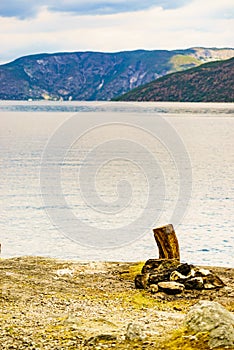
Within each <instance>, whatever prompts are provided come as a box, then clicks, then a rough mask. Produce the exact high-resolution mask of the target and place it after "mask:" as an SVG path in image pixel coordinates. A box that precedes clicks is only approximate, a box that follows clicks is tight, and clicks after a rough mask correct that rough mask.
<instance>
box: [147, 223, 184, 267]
mask: <svg viewBox="0 0 234 350" xmlns="http://www.w3.org/2000/svg"><path fill="white" fill-rule="evenodd" d="M153 232H154V238H155V240H156V243H157V246H158V250H159V259H177V260H179V261H180V249H179V243H178V240H177V237H176V233H175V230H174V227H173V225H171V224H169V225H166V226H162V227H159V228H155V229H153Z"/></svg>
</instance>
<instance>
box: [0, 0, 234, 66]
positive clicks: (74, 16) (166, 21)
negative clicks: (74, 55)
mask: <svg viewBox="0 0 234 350" xmlns="http://www.w3.org/2000/svg"><path fill="white" fill-rule="evenodd" d="M0 1H1V2H0V28H1V31H0V42H1V51H0V63H3V62H8V61H10V60H13V59H15V58H17V57H20V56H23V55H28V54H33V53H38V52H58V51H86V50H90V51H108V52H112V51H122V50H134V49H168V50H172V49H178V48H189V47H193V46H203V47H233V46H234V43H233V31H234V22H233V8H234V6H233V0H175V1H174V0H171V1H169V0H37V1H35V0H0Z"/></svg>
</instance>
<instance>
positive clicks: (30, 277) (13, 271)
mask: <svg viewBox="0 0 234 350" xmlns="http://www.w3.org/2000/svg"><path fill="white" fill-rule="evenodd" d="M142 265H143V264H142V263H115V262H113V263H110V262H87V263H85V262H83V263H82V262H74V261H60V260H54V259H46V258H37V257H23V258H14V259H0V283H1V294H0V303H1V318H0V338H1V349H50V350H53V349H60V350H61V349H111V348H113V349H157V350H160V349H178V348H179V349H186V350H189V349H208V346H207V342H206V340H205V339H203V340H204V341H203V340H201V339H200V340H199V341H200V342H201V341H202V342H201V343H199V341H198V340H194V339H192V337H191V336H186V333H185V331H184V330H183V320H184V317H185V314H186V313H187V312H188V310H189V308H190V306H192V305H194V304H196V303H197V301H199V300H200V299H207V300H214V301H218V302H219V303H221V304H222V305H223V306H225V307H226V308H227V309H228V310H229V311H232V312H233V311H234V278H233V277H234V269H230V268H218V267H217V268H209V269H210V270H212V271H213V272H215V273H216V274H217V275H218V276H219V277H220V278H221V279H222V280H223V282H224V283H225V284H226V286H225V287H224V288H221V289H219V290H213V291H210V290H203V291H184V292H183V293H182V294H178V295H174V296H173V295H167V294H164V293H162V292H160V293H156V294H151V293H150V291H148V290H136V289H135V287H134V277H135V275H136V274H137V273H139V272H140V270H141V268H142ZM181 327H182V328H181ZM176 329H179V330H178V331H177V330H176ZM181 337H183V342H182V343H181V342H180V345H178V341H179V340H181V339H182V338H181ZM181 344H183V346H182V345H181Z"/></svg>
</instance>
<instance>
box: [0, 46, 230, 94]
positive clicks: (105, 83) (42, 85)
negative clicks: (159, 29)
mask: <svg viewBox="0 0 234 350" xmlns="http://www.w3.org/2000/svg"><path fill="white" fill-rule="evenodd" d="M233 56H234V49H204V48H191V49H187V50H174V51H167V50H154V51H145V50H137V51H126V52H117V53H100V52H75V53H55V54H39V55H32V56H25V57H21V58H19V59H17V60H15V61H13V62H10V63H8V64H4V65H1V66H0V99H2V100H7V99H9V100H21V99H22V100H27V99H54V100H58V99H64V100H69V99H73V100H110V99H111V98H113V97H115V96H119V95H121V94H123V93H125V92H127V91H129V90H131V89H133V88H135V87H138V86H140V85H142V84H145V83H148V82H150V81H152V80H155V79H157V78H159V77H161V76H164V75H166V74H168V73H171V72H174V71H179V70H184V69H187V68H191V67H195V66H198V65H200V64H202V63H203V62H206V61H212V60H215V59H221V58H230V57H233Z"/></svg>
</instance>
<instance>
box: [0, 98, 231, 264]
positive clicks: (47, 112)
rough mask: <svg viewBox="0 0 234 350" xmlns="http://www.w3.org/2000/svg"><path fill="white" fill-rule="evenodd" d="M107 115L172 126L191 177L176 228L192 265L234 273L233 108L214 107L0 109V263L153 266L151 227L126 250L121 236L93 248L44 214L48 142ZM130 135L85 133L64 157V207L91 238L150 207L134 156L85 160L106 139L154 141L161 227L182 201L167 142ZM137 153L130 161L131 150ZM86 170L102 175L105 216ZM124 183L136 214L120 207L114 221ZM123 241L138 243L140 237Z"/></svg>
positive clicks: (43, 105) (14, 105) (36, 105)
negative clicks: (84, 190) (30, 258)
mask: <svg viewBox="0 0 234 350" xmlns="http://www.w3.org/2000/svg"><path fill="white" fill-rule="evenodd" d="M102 113H103V114H105V115H109V116H110V121H111V122H113V120H116V122H118V116H121V115H123V114H125V115H129V118H130V119H129V121H131V114H132V115H133V114H134V115H137V116H138V117H140V118H142V120H143V121H144V123H145V126H146V128H148V129H150V125H147V123H149V117H150V122H152V120H154V118H158V117H159V116H160V117H161V118H164V119H165V120H166V122H167V123H168V124H169V125H170V126H171V127H172V128H173V129H174V131H175V132H176V134H177V135H178V137H179V138H180V140H181V141H182V143H183V145H184V149H185V150H186V152H187V153H188V155H189V159H190V164H191V171H192V178H191V185H192V190H191V193H190V202H189V204H188V205H187V206H186V211H185V213H184V216H183V219H182V220H181V221H180V222H179V223H178V224H177V225H176V232H177V236H178V239H179V244H180V249H181V258H182V260H183V261H186V262H190V263H196V264H203V265H219V266H231V267H233V265H234V260H233V257H234V232H233V223H234V212H233V201H234V187H233V174H234V154H233V148H234V138H233V135H234V118H233V117H234V106H233V105H232V104H213V103H210V104H199V103H198V104H196V103H192V104H191V103H112V102H1V105H0V121H1V132H0V146H1V147H0V153H1V175H0V177H1V182H0V186H1V188H0V196H1V219H0V243H1V244H2V254H1V256H2V257H14V256H22V255H38V256H50V257H56V258H63V259H80V260H112V261H121V260H124V261H135V260H146V259H148V258H153V257H157V256H158V252H157V247H156V244H155V242H154V239H153V235H152V230H151V229H152V227H149V229H148V231H147V232H145V233H144V234H143V235H141V236H137V237H135V240H132V239H129V242H128V243H127V244H124V245H123V244H120V245H121V246H119V245H118V237H116V238H115V239H116V242H115V243H116V244H115V247H112V248H109V249H100V248H99V249H95V247H89V245H90V244H87V246H84V245H81V244H79V242H77V241H74V240H71V239H70V238H69V237H67V236H66V235H64V234H63V233H61V232H60V231H59V230H58V228H57V227H56V225H54V223H53V222H51V220H50V218H49V217H48V215H47V209H48V208H46V205H47V204H46V203H45V202H44V200H43V198H42V195H41V183H40V171H41V159H42V155H43V150H44V149H45V146H46V144H47V142H48V141H49V140H50V138H51V137H52V135H53V134H54V132H55V130H56V129H57V128H58V127H59V128H62V127H63V124H64V123H65V121H67V120H69V118H71V117H72V116H74V114H77V115H78V117H79V118H80V120H81V124H82V120H87V118H99V116H100V115H101V114H102ZM155 120H156V119H155ZM118 127H119V128H120V129H118ZM126 128H127V126H126ZM97 129H98V128H97ZM129 130H130V129H126V130H125V129H124V127H123V126H116V125H114V126H113V129H108V130H107V129H106V130H105V128H104V130H103V131H100V130H95V131H94V132H93V134H90V135H83V139H78V140H76V142H75V143H74V144H73V145H72V147H71V149H69V150H67V153H66V159H63V162H62V164H61V186H62V189H63V193H64V196H65V198H66V201H67V204H68V206H69V208H70V210H71V211H72V212H73V213H74V215H75V216H77V217H78V218H79V219H80V220H83V221H84V222H86V223H87V225H90V226H91V227H93V234H94V235H95V227H98V226H101V227H103V228H106V229H108V228H113V227H122V229H123V230H125V228H126V227H127V225H128V224H129V222H131V221H134V220H136V218H137V217H138V216H139V215H140V213H141V212H142V211H144V210H148V209H149V208H147V207H145V203H146V201H147V196H148V194H147V190H148V187H147V186H148V185H147V184H148V183H147V178H146V177H145V175H144V173H143V171H141V170H142V169H139V167H137V165H136V164H135V163H134V162H131V159H128V160H127V161H126V159H119V157H118V159H117V158H116V157H115V156H114V155H112V154H111V150H104V151H105V152H110V154H109V162H107V163H105V164H101V167H99V164H98V161H99V159H96V158H93V159H92V162H94V163H95V162H97V164H91V163H90V162H88V163H86V164H84V163H82V162H81V159H83V158H82V157H83V154H87V153H88V152H89V149H90V148H92V147H94V146H95V144H100V143H101V142H102V141H103V142H104V141H106V135H107V134H108V135H109V136H108V137H109V139H116V138H120V137H124V138H126V137H127V136H129V138H135V142H136V143H138V144H141V143H144V144H147V142H148V144H147V145H148V147H149V149H150V150H151V152H152V154H154V157H155V158H156V159H157V160H158V162H159V163H160V166H161V170H162V174H164V175H163V176H164V177H165V182H166V196H165V198H164V200H163V208H162V213H161V215H160V216H159V217H157V215H156V213H155V217H156V222H155V224H154V226H160V225H163V224H167V223H169V222H168V221H169V220H170V219H169V218H170V214H171V211H172V208H173V206H174V205H175V202H176V198H177V196H178V179H177V177H178V174H176V164H174V163H173V160H172V159H169V158H170V157H168V154H167V153H166V151H165V147H164V145H163V144H162V142H158V143H157V142H156V144H155V145H154V144H153V142H152V138H151V136H150V135H148V138H149V139H148V140H147V135H146V134H144V137H145V138H146V140H143V138H142V137H143V136H142V135H143V134H142V133H141V131H139V130H138V129H137V128H136V130H134V128H132V129H131V130H132V131H129ZM131 133H132V134H131ZM159 141H160V140H159ZM161 141H162V140H161ZM175 151H176V150H175ZM131 152H132V153H131V154H133V153H134V150H133V151H132V150H131ZM102 156H103V155H102ZM138 156H139V155H138ZM56 157H57V154H56V150H55V153H54V159H52V160H51V161H52V162H56V159H57V158H56ZM79 157H80V158H79ZM139 157H140V156H139ZM142 157H143V156H142ZM97 158H98V157H97ZM104 158H105V157H104ZM129 158H131V157H129ZM87 159H88V158H87ZM141 160H142V162H144V159H141ZM81 165H82V166H85V167H92V166H94V167H95V166H96V167H97V169H98V172H97V179H96V191H97V192H98V193H99V196H101V197H102V199H103V202H102V203H106V207H104V208H102V209H103V213H100V212H98V213H97V211H95V210H93V208H92V207H90V206H89V205H88V204H87V203H86V202H85V200H84V198H82V196H80V194H79V182H78V181H77V172H78V171H79V168H80V167H81ZM143 170H144V169H143ZM49 171H50V168H48V172H49ZM152 171H153V168H152ZM122 177H123V178H124V180H127V181H128V182H129V183H130V184H131V186H132V199H131V200H130V201H129V203H128V204H129V208H125V210H121V208H119V209H120V210H119V211H118V208H117V214H116V215H110V213H108V206H109V205H110V203H111V202H112V201H114V200H116V196H117V192H116V186H117V183H118V182H119V181H121V179H122ZM189 180H190V179H189ZM90 191H91V189H90ZM54 196H55V197H54V201H53V198H52V200H51V201H50V203H54V208H53V209H55V210H59V209H60V208H56V205H57V201H56V193H55V194H54ZM90 196H92V193H90ZM155 202H158V203H160V198H155ZM101 211H102V210H101ZM106 212H107V214H105V213H106ZM172 223H173V222H172ZM125 234H126V235H129V237H134V232H126V233H125Z"/></svg>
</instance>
